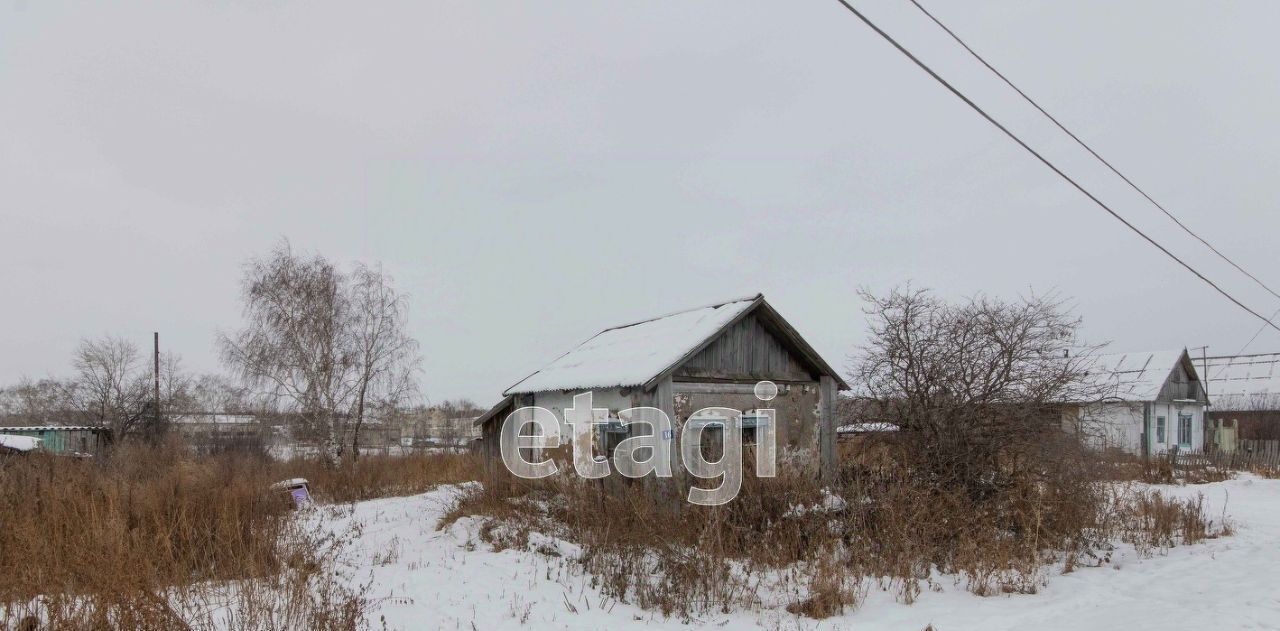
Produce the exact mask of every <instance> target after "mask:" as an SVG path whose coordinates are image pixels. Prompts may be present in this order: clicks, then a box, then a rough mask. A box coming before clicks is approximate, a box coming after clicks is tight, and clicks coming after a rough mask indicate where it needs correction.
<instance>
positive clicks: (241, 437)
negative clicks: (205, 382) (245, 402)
mask: <svg viewBox="0 0 1280 631" xmlns="http://www.w3.org/2000/svg"><path fill="white" fill-rule="evenodd" d="M169 422H170V425H171V427H172V428H173V429H174V430H175V431H177V432H178V433H179V434H180V435H181V436H182V437H183V440H185V441H186V443H187V445H189V446H190V447H191V448H192V449H193V450H195V451H196V452H197V453H201V454H210V453H220V452H224V451H260V450H262V449H264V445H265V435H264V431H263V428H262V424H261V423H259V422H258V417H257V416H255V415H253V414H221V413H212V412H211V413H196V414H176V415H174V416H172V417H170V418H169Z"/></svg>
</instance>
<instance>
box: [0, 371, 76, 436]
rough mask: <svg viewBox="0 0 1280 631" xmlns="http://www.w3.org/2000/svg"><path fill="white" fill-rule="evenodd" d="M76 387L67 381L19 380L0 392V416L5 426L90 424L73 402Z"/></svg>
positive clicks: (24, 378)
mask: <svg viewBox="0 0 1280 631" xmlns="http://www.w3.org/2000/svg"><path fill="white" fill-rule="evenodd" d="M75 393H76V384H75V382H74V381H71V380H69V379H59V378H54V377H48V378H45V379H39V380H32V379H29V378H26V377H23V378H22V379H21V380H20V381H19V382H18V383H17V384H14V385H13V386H9V387H6V388H0V415H2V416H3V417H4V419H5V420H4V421H3V424H5V425H57V424H59V423H68V422H70V423H77V424H78V423H85V422H90V421H89V419H87V418H86V416H85V414H84V412H83V410H82V409H80V408H79V407H78V406H77V405H76V402H75Z"/></svg>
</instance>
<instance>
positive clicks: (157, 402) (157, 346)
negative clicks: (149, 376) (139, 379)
mask: <svg viewBox="0 0 1280 631" xmlns="http://www.w3.org/2000/svg"><path fill="white" fill-rule="evenodd" d="M153 340H154V342H155V345H154V346H155V368H156V370H155V377H156V393H155V394H156V399H155V407H154V410H155V414H156V418H155V426H154V427H155V429H154V430H153V431H154V432H155V433H156V434H157V435H158V434H159V433H160V332H159V331H156V332H155V337H154V338H153Z"/></svg>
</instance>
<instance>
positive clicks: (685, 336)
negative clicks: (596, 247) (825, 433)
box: [503, 294, 848, 395]
mask: <svg viewBox="0 0 1280 631" xmlns="http://www.w3.org/2000/svg"><path fill="white" fill-rule="evenodd" d="M757 310H764V311H766V312H767V314H768V315H769V316H770V317H769V320H770V321H771V322H776V323H777V326H776V327H775V328H776V329H777V331H776V334H777V335H778V336H779V337H780V338H782V339H783V340H784V342H786V343H788V344H789V345H790V346H791V347H792V349H794V351H795V352H796V354H797V355H799V356H800V357H801V358H803V359H804V360H805V361H807V362H808V363H809V364H810V365H812V366H813V367H814V369H815V371H816V372H818V373H820V374H824V375H830V376H832V377H834V378H835V379H836V382H837V384H839V387H840V388H841V389H848V386H847V385H845V383H844V381H842V380H841V379H840V376H839V375H837V374H836V372H835V371H834V370H832V369H831V367H830V366H828V365H827V364H826V362H824V361H823V360H822V358H821V357H819V356H818V354H817V352H816V351H814V350H813V348H812V347H811V346H809V344H808V343H807V342H805V341H804V340H803V339H802V338H801V337H800V335H799V334H798V333H796V332H795V329H792V328H791V326H790V325H788V324H786V322H785V320H783V319H782V317H781V316H780V315H778V314H777V312H776V311H774V310H773V308H772V307H770V306H769V304H768V303H767V302H765V299H764V296H763V295H762V294H757V295H755V296H753V297H750V298H739V299H737V300H730V301H728V302H721V303H717V304H712V305H707V306H705V307H698V308H696V309H689V310H687V311H679V312H676V313H672V314H668V315H665V316H661V317H658V318H652V319H649V320H642V321H640V322H634V323H631V324H625V325H622V326H616V327H612V328H608V329H605V330H603V331H601V332H599V333H597V334H596V335H594V336H592V337H591V339H588V340H587V341H585V342H583V343H581V344H579V345H578V346H577V347H576V348H574V349H573V350H571V351H569V352H567V353H565V354H563V355H561V356H560V357H557V358H556V359H555V360H553V361H552V362H551V363H549V364H547V365H546V366H543V367H542V368H541V369H539V370H538V371H537V372H535V373H533V374H531V375H529V376H528V377H525V378H524V379H522V380H520V382H518V383H516V384H515V385H513V386H511V387H510V388H507V390H506V391H505V392H503V394H504V395H510V394H520V393H529V392H546V391H551V390H585V389H590V388H616V387H627V386H644V387H646V388H647V387H652V386H653V385H654V384H655V383H656V382H657V381H658V380H659V379H660V378H662V377H664V376H666V375H667V374H669V373H670V372H671V371H673V370H675V369H676V368H677V367H679V366H680V365H681V364H683V363H684V362H685V361H687V360H688V359H689V358H690V357H692V356H693V355H694V354H695V353H697V352H698V351H700V350H702V349H704V348H706V347H707V345H708V344H710V343H711V342H712V341H714V340H715V339H716V337H717V336H718V335H719V334H720V333H721V332H722V331H724V330H725V329H726V328H728V327H729V326H731V325H733V324H734V323H736V322H738V321H739V320H741V319H742V318H744V317H746V316H747V315H748V314H750V313H752V312H754V311H757Z"/></svg>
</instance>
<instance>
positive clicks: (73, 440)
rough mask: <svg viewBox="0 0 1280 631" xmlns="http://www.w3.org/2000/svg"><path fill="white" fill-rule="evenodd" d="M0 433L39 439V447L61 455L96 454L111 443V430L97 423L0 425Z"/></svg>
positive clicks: (100, 452) (47, 451)
mask: <svg viewBox="0 0 1280 631" xmlns="http://www.w3.org/2000/svg"><path fill="white" fill-rule="evenodd" d="M0 434H4V435H7V436H27V437H31V438H38V439H40V449H41V450H43V451H44V452H46V453H51V454H57V455H61V456H97V455H100V454H102V453H103V452H104V451H105V450H106V449H107V447H108V446H110V444H111V430H109V429H107V428H105V427H102V426H99V425H33V426H17V427H0Z"/></svg>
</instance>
